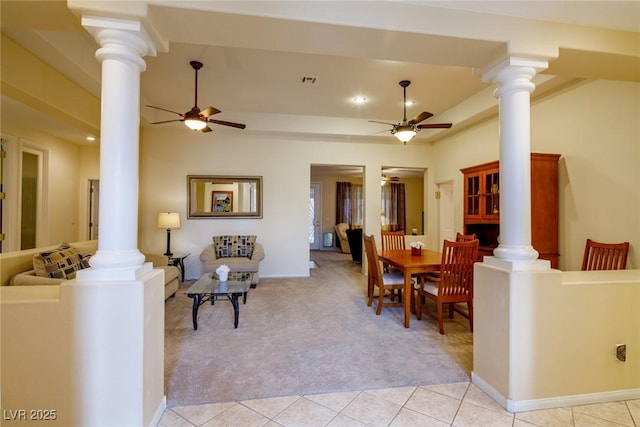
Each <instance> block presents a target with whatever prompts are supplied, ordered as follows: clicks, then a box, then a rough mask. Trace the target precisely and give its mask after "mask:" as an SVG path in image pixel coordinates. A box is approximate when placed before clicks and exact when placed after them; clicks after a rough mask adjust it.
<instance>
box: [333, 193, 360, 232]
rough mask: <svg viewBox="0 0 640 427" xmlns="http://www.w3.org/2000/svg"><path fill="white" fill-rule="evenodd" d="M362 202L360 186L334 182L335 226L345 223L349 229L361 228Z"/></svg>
mask: <svg viewBox="0 0 640 427" xmlns="http://www.w3.org/2000/svg"><path fill="white" fill-rule="evenodd" d="M363 201H364V197H363V192H362V185H361V184H352V183H350V182H336V224H340V223H341V222H346V223H347V224H349V227H350V228H359V227H362V222H363V221H362V212H363V206H362V205H363Z"/></svg>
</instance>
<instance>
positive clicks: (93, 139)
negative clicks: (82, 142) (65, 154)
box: [87, 136, 96, 141]
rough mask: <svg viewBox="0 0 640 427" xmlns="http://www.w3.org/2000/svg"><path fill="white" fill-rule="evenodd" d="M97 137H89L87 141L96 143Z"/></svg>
mask: <svg viewBox="0 0 640 427" xmlns="http://www.w3.org/2000/svg"><path fill="white" fill-rule="evenodd" d="M95 140H96V137H95V136H88V137H87V141H95Z"/></svg>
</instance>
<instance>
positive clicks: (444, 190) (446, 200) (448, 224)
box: [438, 181, 456, 251]
mask: <svg viewBox="0 0 640 427" xmlns="http://www.w3.org/2000/svg"><path fill="white" fill-rule="evenodd" d="M438 195H439V197H438V201H439V209H438V215H439V227H438V230H439V237H440V239H439V240H440V251H442V245H443V241H444V239H447V240H455V239H456V233H455V227H454V225H453V224H454V212H453V181H446V182H441V183H439V184H438Z"/></svg>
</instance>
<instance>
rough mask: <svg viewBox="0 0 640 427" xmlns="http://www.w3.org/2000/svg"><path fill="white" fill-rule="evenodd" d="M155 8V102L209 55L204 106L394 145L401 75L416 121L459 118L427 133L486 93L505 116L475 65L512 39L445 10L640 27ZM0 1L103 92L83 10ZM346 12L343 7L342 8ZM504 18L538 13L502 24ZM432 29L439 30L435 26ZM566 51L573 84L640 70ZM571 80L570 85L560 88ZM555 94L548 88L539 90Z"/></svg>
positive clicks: (509, 8) (523, 7) (626, 6)
mask: <svg viewBox="0 0 640 427" xmlns="http://www.w3.org/2000/svg"><path fill="white" fill-rule="evenodd" d="M70 3H82V2H70ZM149 3H150V4H152V6H151V8H150V10H149V16H150V18H151V20H152V21H153V23H154V25H155V26H156V28H157V29H158V31H159V32H160V33H161V34H162V36H163V37H164V38H165V39H166V40H167V41H169V43H168V50H166V51H162V49H161V51H160V52H158V54H157V56H155V57H146V58H145V60H146V62H147V70H146V71H145V72H143V73H142V76H141V104H142V105H144V104H152V105H157V106H161V107H164V108H168V109H171V110H176V111H180V112H185V111H187V110H188V109H190V108H191V107H192V105H193V70H192V69H191V67H190V66H189V61H190V60H194V59H195V60H199V61H201V62H203V63H204V68H203V69H202V70H201V71H200V74H199V77H200V81H199V103H198V104H199V106H200V107H201V108H204V107H206V106H209V105H212V106H214V107H216V108H218V109H220V110H222V113H220V114H218V115H217V116H216V118H217V119H220V120H229V121H237V122H242V123H246V124H247V131H248V132H252V131H257V132H274V133H277V132H289V133H295V134H300V135H305V134H310V135H316V136H317V135H323V136H324V137H327V138H330V137H331V138H343V137H345V136H346V137H349V138H351V139H352V140H359V139H362V140H371V139H372V138H374V137H375V138H377V139H380V141H382V142H394V140H393V138H392V137H390V136H389V134H388V131H387V128H386V127H385V126H384V125H379V124H375V123H369V122H368V121H369V120H382V121H389V122H398V121H399V120H400V119H401V118H402V102H401V101H402V90H401V88H400V87H399V86H398V82H399V81H400V80H403V79H408V80H411V81H412V85H411V86H410V87H409V88H408V91H407V95H408V98H409V99H411V100H413V101H415V105H414V106H412V107H410V108H409V109H408V111H407V115H408V116H410V117H411V116H414V115H416V114H417V113H419V112H421V111H430V112H432V113H434V117H433V118H431V119H429V120H428V121H427V122H425V123H429V122H440V121H453V122H454V127H453V128H452V129H451V130H449V131H426V132H422V133H421V134H419V135H418V137H416V139H415V141H416V142H420V141H426V140H428V139H433V140H435V139H437V138H438V135H439V132H440V135H441V134H442V133H444V132H456V131H459V130H460V129H461V128H462V126H463V124H466V125H468V124H469V123H470V122H471V121H473V120H478V119H482V118H483V116H482V114H475V115H470V116H468V117H462V116H460V115H459V114H460V113H461V111H462V110H465V108H462V107H460V106H461V105H465V103H469V100H471V99H474V97H475V98H478V97H480V98H482V99H483V100H484V104H485V106H484V108H485V114H486V111H488V110H487V109H488V108H490V107H491V105H488V104H493V107H494V110H493V113H494V114H495V100H494V99H493V97H492V95H491V92H492V89H493V87H492V85H491V84H489V83H486V82H483V81H482V80H481V79H480V78H479V77H478V76H477V75H474V69H476V68H477V67H481V66H484V65H487V64H486V61H487V60H488V59H489V58H496V57H499V56H500V55H502V54H504V53H505V51H506V50H507V48H508V46H507V45H506V43H504V42H503V41H500V39H499V38H498V37H497V36H496V37H495V40H491V39H489V38H486V39H484V40H482V39H480V38H478V37H475V38H473V39H472V38H471V31H469V38H466V37H464V36H463V35H464V33H465V31H464V29H459V30H457V31H458V33H457V34H453V33H451V34H448V32H449V31H450V30H449V29H448V28H447V25H448V24H447V22H446V21H445V20H444V18H445V17H448V18H449V19H451V20H456V19H470V20H472V21H473V22H482V23H484V25H485V26H486V27H491V26H495V25H493V23H494V22H501V23H504V26H503V28H501V31H503V32H505V33H508V32H510V31H513V32H515V33H517V31H516V29H514V28H512V26H513V22H517V23H518V24H522V28H521V29H520V30H522V31H526V30H527V27H528V26H532V28H533V27H534V26H535V22H534V21H531V20H536V19H539V20H546V21H552V22H565V23H566V22H568V23H572V24H578V25H589V26H595V27H601V28H610V29H616V30H624V31H635V32H638V31H639V30H640V12H639V11H640V7H639V3H638V2H609V1H604V2H573V1H572V2H545V3H544V7H541V5H540V3H539V2H535V1H534V2H531V1H519V2H483V1H479V2H424V1H395V2H314V1H309V2H295V1H293V2H291V1H290V2H220V1H215V2H207V1H196V2H194V1H182V2H169V1H155V2H149ZM0 5H1V8H2V10H1V12H2V13H1V18H2V32H3V33H5V34H6V35H7V36H8V37H10V38H12V39H13V40H15V41H16V42H18V43H19V44H21V45H22V46H24V47H26V48H27V49H29V50H30V51H31V52H33V53H34V54H35V55H36V56H38V57H40V58H41V59H42V60H43V61H45V62H47V63H49V64H50V65H51V66H52V67H53V68H55V69H56V70H58V71H59V72H61V73H62V74H64V75H65V76H67V77H69V78H70V79H71V80H72V81H74V82H76V83H77V84H78V85H80V86H81V87H83V88H85V89H86V90H88V91H89V92H91V93H93V94H94V95H95V96H96V97H99V95H100V94H99V91H100V64H99V63H98V62H97V60H95V58H93V54H94V52H95V50H96V48H97V45H96V44H95V42H94V40H93V39H92V38H91V37H90V36H89V35H88V34H87V33H86V32H85V31H84V29H83V28H82V27H81V26H80V22H79V18H78V17H77V16H75V15H74V14H73V13H71V12H70V11H69V10H68V9H67V2H65V1H45V2H33V1H2V2H1V3H0ZM338 7H339V11H340V13H339V14H335V13H334V12H335V11H336V10H337V8H338ZM363 8H365V9H363ZM363 11H364V12H363ZM395 12H398V13H397V14H396V13H395ZM478 13H481V14H478ZM396 15H397V16H396ZM496 16H502V17H503V18H504V17H505V16H512V17H525V18H527V20H518V21H507V20H505V21H502V20H501V21H495V19H496ZM284 17H287V19H285V18H284ZM397 17H402V19H403V20H404V21H403V22H402V24H403V25H398V21H397V20H396V18H397ZM503 18H500V19H503ZM505 19H506V18H505ZM509 19H511V18H509ZM514 19H517V18H514ZM385 26H388V28H387V29H385V28H384V27H385ZM427 27H428V28H427ZM431 27H433V31H432V34H426V30H430V32H431ZM436 27H437V28H436ZM449 27H450V25H449ZM458 27H460V25H458ZM398 28H403V30H398ZM534 29H535V28H534ZM482 30H483V31H485V32H487V31H488V30H487V29H486V28H485V29H482ZM435 33H439V34H440V35H435ZM499 33H500V31H498V32H497V33H496V34H499ZM636 40H637V38H636ZM572 55H574V56H575V55H577V56H578V57H575V58H574V57H572ZM562 57H565V58H568V59H566V60H564V61H563V60H562V59H561V60H558V61H556V62H553V63H552V64H551V66H550V68H549V70H548V72H551V71H554V69H555V70H561V71H562V72H563V73H565V74H566V77H565V79H570V78H576V77H578V78H581V77H587V78H589V77H594V76H590V75H588V73H587V71H589V70H590V69H591V68H593V69H594V71H593V73H595V74H596V77H597V76H602V75H603V73H613V71H616V70H618V73H619V74H623V73H626V74H624V75H620V77H619V78H620V79H631V80H633V79H634V75H636V77H635V78H636V79H640V76H637V74H638V71H637V70H638V62H637V58H635V62H633V58H632V62H631V65H632V66H629V61H628V58H627V57H623V58H622V59H621V60H620V62H618V63H616V64H617V66H615V67H608V70H607V67H606V63H605V64H603V61H602V57H601V56H597V55H596V56H594V57H593V58H587V59H588V60H589V62H588V63H587V62H585V56H584V55H582V54H581V53H580V52H578V53H576V51H573V50H567V51H566V55H562V54H561V58H562ZM618 59H619V58H618ZM580 61H582V67H581V70H583V71H584V74H585V75H583V76H580V75H575V65H574V64H575V63H580ZM3 66H4V65H3ZM598 66H599V67H600V68H604V69H602V70H600V69H598ZM634 73H635V74H634ZM612 75H613V76H614V77H615V74H612ZM629 75H630V76H631V77H629ZM304 77H313V78H315V83H304V82H303V78H304ZM610 78H613V77H610ZM542 80H543V81H544V82H549V80H545V79H542ZM565 81H568V80H557V82H560V84H561V83H564V82H565ZM636 81H637V80H636ZM545 84H546V83H545ZM558 85H559V83H556V84H555V86H558ZM552 86H553V85H551V84H550V86H549V87H552ZM544 90H545V89H544V87H543V86H542V85H541V86H539V90H538V91H537V92H538V93H542V92H543V91H544ZM358 95H362V96H365V97H366V98H367V103H365V104H364V105H356V104H354V103H353V102H352V99H353V97H355V96H358ZM32 107H33V106H29V105H27V106H20V105H16V102H15V101H14V100H8V99H7V97H6V96H5V95H4V94H3V97H2V110H3V120H12V119H16V120H17V119H18V118H20V117H24V116H25V115H26V116H27V117H29V111H30V108H32ZM141 117H142V120H141V122H142V125H143V126H149V125H148V123H149V122H150V121H155V120H167V119H171V118H174V117H173V116H172V115H170V114H169V113H164V112H159V111H155V110H151V109H146V108H144V106H142V107H141ZM41 123H44V121H43V122H41ZM158 126H171V127H176V126H181V124H178V123H173V124H167V125H158ZM46 127H47V129H48V131H50V132H51V133H54V134H55V133H58V136H60V137H63V138H65V139H68V140H71V141H74V142H79V141H80V140H82V139H83V138H84V136H85V135H86V131H85V130H79V129H77V128H75V127H74V126H71V125H70V124H69V123H65V122H59V121H55V120H52V121H50V122H47V123H46ZM217 130H220V131H229V132H233V131H237V130H234V129H231V130H226V129H222V128H220V127H216V128H215V129H214V131H217ZM203 137H206V135H204V136H203Z"/></svg>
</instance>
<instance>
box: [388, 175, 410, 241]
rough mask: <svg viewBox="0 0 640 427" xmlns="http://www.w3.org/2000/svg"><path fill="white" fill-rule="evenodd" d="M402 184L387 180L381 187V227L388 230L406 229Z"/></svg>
mask: <svg viewBox="0 0 640 427" xmlns="http://www.w3.org/2000/svg"><path fill="white" fill-rule="evenodd" d="M406 222H407V213H406V210H405V196H404V184H403V183H401V182H389V183H387V184H386V185H384V186H383V187H382V228H383V229H384V230H388V231H398V230H406Z"/></svg>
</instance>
